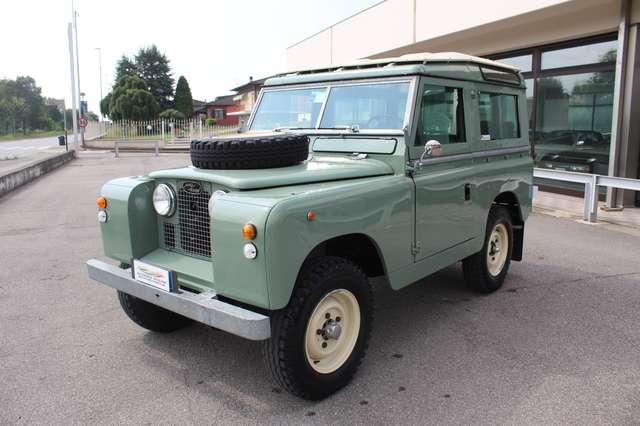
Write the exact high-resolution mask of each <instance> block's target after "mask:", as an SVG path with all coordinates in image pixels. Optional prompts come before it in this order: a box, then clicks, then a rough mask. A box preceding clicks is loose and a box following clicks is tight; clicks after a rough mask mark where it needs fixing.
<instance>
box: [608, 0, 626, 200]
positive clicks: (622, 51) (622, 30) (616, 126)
mask: <svg viewBox="0 0 640 426" xmlns="http://www.w3.org/2000/svg"><path fill="white" fill-rule="evenodd" d="M630 10H631V0H621V1H620V23H619V25H618V53H617V55H616V76H615V82H614V89H613V116H612V120H611V147H610V148H609V175H610V176H617V175H618V174H619V170H620V145H621V136H622V133H623V132H622V126H623V124H624V121H625V120H624V111H623V109H624V92H625V85H624V82H625V79H626V77H627V52H628V50H629V13H630ZM618 191H620V190H619V189H615V188H609V189H608V190H607V208H609V209H612V208H617V207H619V206H618V205H617V199H618Z"/></svg>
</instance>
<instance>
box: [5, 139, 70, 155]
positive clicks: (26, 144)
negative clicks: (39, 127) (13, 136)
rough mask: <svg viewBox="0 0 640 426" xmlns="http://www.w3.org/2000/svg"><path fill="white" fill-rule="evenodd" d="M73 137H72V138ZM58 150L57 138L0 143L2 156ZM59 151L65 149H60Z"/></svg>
mask: <svg viewBox="0 0 640 426" xmlns="http://www.w3.org/2000/svg"><path fill="white" fill-rule="evenodd" d="M72 138H73V135H71V138H70V139H72ZM51 148H58V138H57V137H47V138H33V139H19V140H15V141H10V142H0V156H1V155H3V154H5V155H6V154H7V153H27V152H35V151H41V150H44V149H51ZM59 149H64V147H60V148H59Z"/></svg>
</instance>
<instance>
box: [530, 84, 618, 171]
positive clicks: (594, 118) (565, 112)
mask: <svg viewBox="0 0 640 426" xmlns="http://www.w3.org/2000/svg"><path fill="white" fill-rule="evenodd" d="M613 82H614V73H613V71H606V72H594V73H582V74H573V75H563V76H555V77H544V78H540V79H538V90H537V96H536V129H535V133H534V143H535V151H536V163H537V165H538V167H544V168H552V169H559V170H568V171H575V172H582V173H596V174H603V175H606V174H607V173H608V166H609V146H610V144H611V124H612V112H613Z"/></svg>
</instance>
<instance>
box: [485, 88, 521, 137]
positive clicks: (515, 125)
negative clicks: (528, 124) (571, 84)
mask: <svg viewBox="0 0 640 426" xmlns="http://www.w3.org/2000/svg"><path fill="white" fill-rule="evenodd" d="M517 100H518V99H517V97H516V95H505V94H502V93H487V92H481V93H480V96H479V106H478V108H479V112H480V140H483V141H494V140H498V139H515V138H519V137H520V123H519V122H518V102H517Z"/></svg>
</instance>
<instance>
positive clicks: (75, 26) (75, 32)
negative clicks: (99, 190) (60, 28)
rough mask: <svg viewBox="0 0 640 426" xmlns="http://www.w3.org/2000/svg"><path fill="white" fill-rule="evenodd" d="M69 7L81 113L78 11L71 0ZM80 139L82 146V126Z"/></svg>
mask: <svg viewBox="0 0 640 426" xmlns="http://www.w3.org/2000/svg"><path fill="white" fill-rule="evenodd" d="M71 8H72V9H73V10H72V13H73V32H74V35H75V45H76V78H77V82H78V92H77V93H78V106H80V112H81V113H82V99H81V93H82V90H81V89H80V46H79V45H78V19H77V18H78V13H77V12H76V9H75V6H74V4H73V0H71ZM80 140H81V141H82V147H83V148H84V127H83V128H82V129H81V130H80Z"/></svg>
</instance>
